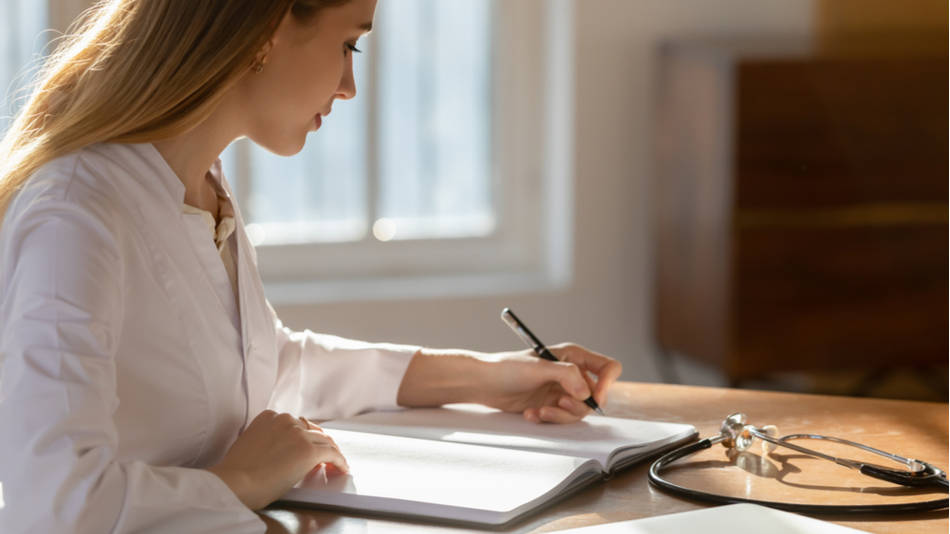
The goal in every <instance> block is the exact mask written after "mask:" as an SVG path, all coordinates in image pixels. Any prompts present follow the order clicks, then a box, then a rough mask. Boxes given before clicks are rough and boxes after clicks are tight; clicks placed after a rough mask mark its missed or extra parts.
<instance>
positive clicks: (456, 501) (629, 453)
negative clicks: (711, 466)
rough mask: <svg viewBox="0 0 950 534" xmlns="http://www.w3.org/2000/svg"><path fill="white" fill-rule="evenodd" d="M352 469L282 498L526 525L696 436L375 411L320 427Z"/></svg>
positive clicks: (470, 412)
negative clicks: (552, 506)
mask: <svg viewBox="0 0 950 534" xmlns="http://www.w3.org/2000/svg"><path fill="white" fill-rule="evenodd" d="M321 426H323V428H324V429H326V430H327V432H328V433H329V434H330V435H331V436H332V437H333V439H334V440H335V441H336V442H337V444H338V445H339V446H340V450H342V451H343V455H344V456H345V457H346V459H347V462H349V464H350V473H349V474H347V475H345V476H336V477H330V478H326V477H325V476H324V474H323V472H322V471H321V472H318V473H316V474H314V475H312V476H310V477H308V478H307V479H305V480H303V481H302V482H300V483H299V484H297V486H296V487H294V488H293V489H292V490H290V491H289V492H288V493H287V494H285V495H284V496H283V497H282V498H281V501H282V502H285V503H292V504H295V505H305V506H318V507H320V508H329V509H336V510H348V511H359V512H363V513H370V514H386V515H399V516H407V517H414V518H427V519H437V520H444V521H449V522H457V523H469V524H478V525H503V524H506V523H510V522H513V521H516V520H518V519H521V518H522V517H523V516H525V515H527V514H528V513H530V512H532V511H534V510H537V509H539V508H541V507H542V506H544V505H545V504H548V503H550V502H553V501H554V500H556V499H558V498H561V497H564V496H566V495H568V494H570V493H572V492H573V491H575V490H577V489H579V488H581V487H584V486H586V485H588V484H590V483H593V482H594V481H597V480H600V479H602V478H604V477H605V476H606V475H607V474H609V473H612V472H613V471H616V470H617V469H620V468H622V467H624V466H627V465H630V464H632V463H634V462H637V461H640V460H642V459H644V458H646V457H648V456H652V455H655V454H657V453H658V452H659V451H661V450H665V449H667V448H669V447H671V446H674V445H676V444H678V443H681V442H683V441H686V440H689V439H691V438H693V437H694V436H695V434H696V430H695V429H694V428H693V427H692V426H690V425H681V424H673V423H657V422H648V421H635V420H631V419H619V418H615V417H599V416H595V415H591V416H588V417H586V418H585V419H584V420H583V421H581V422H578V423H573V424H568V425H547V424H540V425H539V424H534V423H530V422H528V421H525V420H524V419H523V418H522V417H521V415H519V414H507V413H502V412H498V411H495V410H491V409H488V408H484V407H479V406H473V405H453V406H448V407H445V408H433V409H413V410H404V411H396V412H372V413H367V414H363V415H358V416H356V417H352V418H349V419H344V420H339V421H331V422H328V423H325V424H322V425H321Z"/></svg>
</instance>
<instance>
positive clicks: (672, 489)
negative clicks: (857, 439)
mask: <svg viewBox="0 0 950 534" xmlns="http://www.w3.org/2000/svg"><path fill="white" fill-rule="evenodd" d="M722 440H723V437H722V435H719V436H715V437H712V438H705V439H701V440H699V441H697V442H695V443H691V444H689V445H685V446H683V447H680V448H678V449H675V450H673V451H670V452H668V453H666V454H664V455H663V456H661V457H660V458H658V459H657V460H656V461H655V462H653V464H652V465H650V470H649V472H648V479H649V481H650V484H651V485H652V486H655V487H657V488H660V489H662V490H665V491H667V492H669V493H671V494H673V495H678V496H681V497H688V498H691V499H695V500H698V501H703V502H708V503H713V504H738V503H749V504H758V505H761V506H768V507H770V508H776V509H778V510H785V511H788V512H797V513H806V514H872V513H885V514H893V513H908V512H925V511H930V510H942V509H945V508H947V507H948V499H946V498H944V499H936V500H932V501H921V502H912V503H891V504H801V503H788V502H778V501H765V500H760V499H747V498H742V497H732V496H728V495H719V494H716V493H709V492H705V491H700V490H695V489H691V488H686V487H683V486H680V485H678V484H674V483H673V482H670V481H669V480H666V479H664V478H663V477H662V476H661V474H660V473H661V472H662V470H663V469H664V468H666V467H667V466H668V465H670V464H671V463H673V462H675V461H676V460H679V459H681V458H685V457H686V456H689V455H691V454H694V453H696V452H699V451H701V450H704V449H708V448H710V447H712V446H713V445H714V444H716V443H719V442H720V441H722ZM782 445H784V446H788V445H789V444H788V443H782Z"/></svg>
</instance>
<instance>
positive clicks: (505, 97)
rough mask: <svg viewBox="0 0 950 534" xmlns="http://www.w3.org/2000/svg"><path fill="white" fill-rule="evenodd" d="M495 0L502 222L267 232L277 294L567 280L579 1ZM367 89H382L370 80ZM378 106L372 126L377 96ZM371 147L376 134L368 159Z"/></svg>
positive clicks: (372, 189)
mask: <svg viewBox="0 0 950 534" xmlns="http://www.w3.org/2000/svg"><path fill="white" fill-rule="evenodd" d="M494 2H495V6H494V9H493V13H494V15H493V26H494V28H493V34H494V38H493V41H494V43H495V47H494V54H493V63H494V69H495V72H494V80H493V90H492V92H493V109H492V132H493V135H492V154H493V160H494V161H493V162H492V166H493V173H492V177H491V180H492V191H493V196H494V199H493V200H494V206H495V210H496V224H495V228H494V230H493V231H492V232H490V233H489V234H488V235H485V236H481V237H452V238H427V239H405V240H392V241H378V240H376V239H375V238H374V237H373V236H372V234H371V233H370V232H367V235H366V237H365V238H364V239H362V240H359V241H348V242H332V243H303V244H283V245H277V244H274V245H269V244H262V245H260V246H258V247H257V249H256V250H257V256H258V264H259V268H260V272H261V276H262V278H263V280H264V285H265V290H266V292H267V295H268V297H269V298H270V299H271V301H272V302H273V303H275V304H311V303H318V302H339V301H354V300H379V299H400V298H437V297H443V298H444V297H461V296H474V295H486V294H503V293H511V292H518V293H522V292H537V291H551V290H557V289H561V288H563V287H565V286H566V285H568V284H569V283H570V279H571V272H572V266H571V253H572V249H573V243H572V228H573V206H572V179H573V150H574V145H573V108H574V103H573V84H574V80H573V59H574V58H573V38H572V37H573V9H572V3H571V2H570V1H569V0H553V1H545V0H521V1H519V2H505V1H503V0H494ZM376 31H384V30H376ZM367 48H368V50H367V52H368V53H369V54H371V55H372V54H373V49H372V46H371V45H370V46H367ZM371 62H372V60H371ZM526 66H527V67H528V68H526ZM371 68H373V67H371ZM361 90H362V91H363V95H364V98H370V99H373V100H375V98H376V91H375V87H373V83H372V81H370V82H369V83H367V84H366V87H362V88H361ZM539 95H540V98H539ZM369 114H370V117H371V118H370V128H372V127H374V126H375V124H374V122H373V119H372V116H373V115H374V111H373V104H371V105H370V110H369ZM369 137H374V136H373V135H372V132H370V136H369ZM374 150H375V143H371V144H370V154H369V158H370V162H369V164H370V167H371V168H372V167H374V166H375V164H376V161H375V154H374V153H373V151H374ZM241 185H242V186H245V187H241V188H240V189H241V190H242V191H248V188H247V187H246V185H247V184H246V183H245V182H242V183H241ZM376 187H377V185H376V183H375V182H374V181H373V180H371V181H370V183H369V184H368V187H367V193H368V194H369V195H371V197H372V198H373V199H375V194H376ZM373 201H374V200H372V199H371V202H373ZM239 202H240V199H239ZM370 224H371V223H370Z"/></svg>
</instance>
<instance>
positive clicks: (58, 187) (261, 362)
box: [0, 144, 417, 534]
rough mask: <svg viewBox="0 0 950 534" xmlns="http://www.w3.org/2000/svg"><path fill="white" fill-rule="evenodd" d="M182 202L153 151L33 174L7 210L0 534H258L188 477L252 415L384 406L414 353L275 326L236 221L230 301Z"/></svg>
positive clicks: (217, 486)
mask: <svg viewBox="0 0 950 534" xmlns="http://www.w3.org/2000/svg"><path fill="white" fill-rule="evenodd" d="M224 185H225V187H227V185H226V181H225V182H224ZM183 199H184V186H183V185H182V183H181V181H180V180H179V179H178V178H177V176H176V175H175V173H174V172H173V171H172V169H171V168H170V167H169V166H168V165H167V164H166V162H165V160H164V159H163V158H162V156H161V154H159V152H158V151H157V150H156V149H155V147H154V146H152V145H151V144H142V145H122V144H99V145H94V146H91V147H88V148H86V149H84V150H81V151H79V152H77V153H75V154H72V155H70V156H66V157H63V158H59V159H57V160H55V161H53V162H51V163H49V164H47V165H45V166H44V167H43V168H41V169H40V170H39V171H38V172H37V173H36V174H35V175H34V176H33V177H31V179H30V180H29V181H28V183H27V185H26V187H25V188H24V190H23V191H22V192H20V193H19V194H18V195H17V197H16V198H15V199H14V202H13V203H12V204H11V205H10V207H9V209H8V210H7V214H6V216H5V219H4V223H3V226H2V228H0V484H2V487H3V500H4V501H5V504H6V506H5V508H3V509H0V532H3V533H4V534H13V533H16V532H57V533H67V532H83V533H85V532H89V533H103V532H132V531H135V532H139V531H156V532H182V533H184V532H189V533H192V532H263V531H264V530H265V529H264V524H263V522H262V521H261V520H260V519H259V518H258V517H257V515H256V514H254V513H252V512H251V511H250V510H248V509H247V508H246V507H244V506H243V505H242V504H241V502H240V501H239V500H238V499H237V497H236V496H235V495H234V494H233V493H232V492H231V491H230V489H229V488H228V487H227V486H226V485H225V484H224V483H223V482H222V481H221V480H220V479H218V478H217V477H216V476H215V475H213V474H211V473H210V472H208V471H206V470H203V469H200V468H203V467H208V466H211V465H214V464H215V463H216V462H217V461H219V460H220V459H221V458H222V456H223V455H224V454H225V452H227V449H228V447H229V446H230V445H231V444H232V443H233V442H234V440H235V439H236V438H237V436H238V434H239V433H240V432H241V430H242V429H243V428H244V427H245V425H247V424H248V423H249V422H250V421H251V420H252V419H253V418H254V416H256V415H257V414H258V413H260V412H261V411H262V410H264V409H265V408H273V409H277V410H280V411H290V412H292V413H294V414H297V415H305V416H308V417H312V418H324V419H325V418H333V417H339V416H345V415H348V414H352V413H355V412H358V411H363V410H367V409H375V408H379V409H385V408H391V407H394V406H395V404H396V392H397V389H398V386H399V383H400V381H401V379H402V376H403V373H404V372H405V369H406V367H407V365H408V362H409V359H410V358H411V356H412V354H413V353H415V351H416V350H417V347H411V346H400V345H385V344H368V343H362V342H355V341H350V340H344V339H341V338H338V337H334V336H327V335H318V334H314V333H312V332H310V331H306V332H292V331H290V330H289V329H287V328H285V327H283V325H282V324H281V323H280V321H279V320H278V319H277V317H276V315H275V314H274V312H273V309H272V308H271V307H270V305H269V304H268V303H267V301H266V300H265V298H264V293H263V287H262V285H261V280H260V278H259V276H258V272H257V268H256V257H255V254H254V249H253V247H251V245H250V242H249V241H248V239H247V236H246V234H245V233H244V226H243V222H242V221H241V218H240V213H236V219H237V231H236V232H235V233H234V234H233V236H232V238H231V239H233V240H234V241H232V243H233V244H234V245H235V248H234V249H232V250H235V253H236V257H237V260H236V261H237V264H238V265H237V273H238V294H239V299H238V304H239V308H235V307H234V295H233V291H232V288H231V286H230V284H229V282H228V279H227V274H226V272H225V270H224V266H223V264H222V262H221V259H220V257H219V256H218V255H217V254H218V252H217V250H216V249H215V246H214V242H213V240H212V236H211V235H210V234H209V233H208V228H207V227H206V226H202V224H201V223H200V221H199V222H198V224H193V223H189V222H187V217H186V216H184V215H183V214H182V203H183ZM236 211H237V210H236ZM192 221H196V219H194V218H192ZM228 295H230V306H229V302H228ZM234 312H239V313H234Z"/></svg>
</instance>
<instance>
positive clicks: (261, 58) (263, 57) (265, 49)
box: [254, 35, 277, 66]
mask: <svg viewBox="0 0 950 534" xmlns="http://www.w3.org/2000/svg"><path fill="white" fill-rule="evenodd" d="M276 38H277V36H276V35H275V36H272V37H271V38H270V39H268V40H267V42H266V43H264V46H262V47H261V49H260V50H258V52H257V55H256V56H254V63H255V65H262V66H263V65H266V64H267V56H269V55H270V51H271V50H273V48H274V40H275V39H276Z"/></svg>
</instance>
